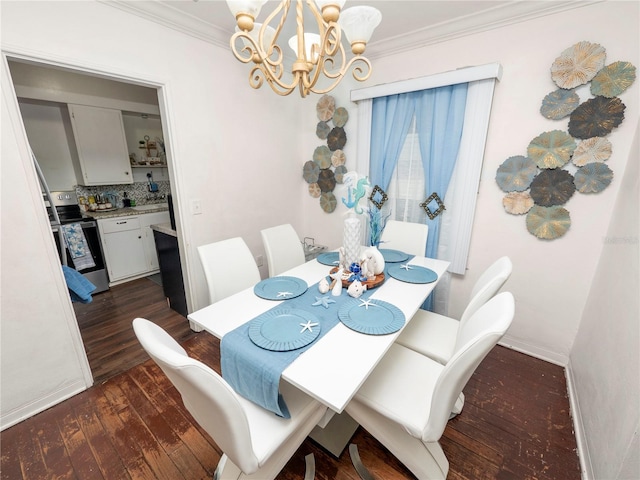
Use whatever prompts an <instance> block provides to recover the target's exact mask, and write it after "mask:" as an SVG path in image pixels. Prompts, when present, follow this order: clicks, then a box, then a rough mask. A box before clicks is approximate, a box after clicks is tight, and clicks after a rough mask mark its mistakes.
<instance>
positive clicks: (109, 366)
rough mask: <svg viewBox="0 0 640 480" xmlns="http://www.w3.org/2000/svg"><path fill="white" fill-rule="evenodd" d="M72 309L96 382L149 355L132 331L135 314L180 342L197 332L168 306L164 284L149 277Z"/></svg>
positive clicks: (119, 286)
mask: <svg viewBox="0 0 640 480" xmlns="http://www.w3.org/2000/svg"><path fill="white" fill-rule="evenodd" d="M73 308H74V310H75V313H76V318H77V319H78V325H79V327H80V334H81V335H82V341H83V343H84V348H85V351H86V352H87V358H88V359H89V365H90V366H91V373H92V374H93V380H94V382H95V383H100V382H103V381H105V380H107V379H108V378H111V377H112V376H114V375H116V374H118V373H122V372H124V371H126V370H128V369H129V368H131V367H133V366H135V365H138V364H139V363H141V362H143V361H144V360H146V359H148V358H149V357H148V355H147V354H146V353H145V351H144V350H143V349H142V347H141V346H140V344H139V343H138V341H137V340H136V337H135V334H134V333H133V328H132V326H131V321H132V320H133V319H134V318H136V317H142V318H146V319H148V320H151V321H153V322H155V323H157V324H158V325H160V326H161V327H162V328H164V329H165V330H166V331H167V332H169V333H170V334H171V336H173V338H175V339H176V340H177V341H179V342H182V341H184V340H186V339H188V338H190V337H191V336H192V335H194V332H193V331H192V330H191V329H190V328H189V322H188V321H187V319H186V318H185V317H183V316H182V315H180V314H179V313H177V312H175V311H173V310H171V309H170V308H169V306H168V305H167V301H166V298H165V296H164V293H163V291H162V287H161V286H160V285H158V284H157V283H154V282H153V281H151V280H149V279H148V278H140V279H138V280H133V281H131V282H127V283H122V284H120V285H116V286H114V287H111V288H110V289H109V290H108V291H106V292H102V293H98V294H96V295H94V296H93V301H92V302H91V303H87V304H82V303H74V304H73Z"/></svg>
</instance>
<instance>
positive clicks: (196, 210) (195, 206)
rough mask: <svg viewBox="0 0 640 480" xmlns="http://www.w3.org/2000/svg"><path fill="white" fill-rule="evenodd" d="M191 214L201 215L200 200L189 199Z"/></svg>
mask: <svg viewBox="0 0 640 480" xmlns="http://www.w3.org/2000/svg"><path fill="white" fill-rule="evenodd" d="M191 214H192V215H202V204H201V203H200V200H191Z"/></svg>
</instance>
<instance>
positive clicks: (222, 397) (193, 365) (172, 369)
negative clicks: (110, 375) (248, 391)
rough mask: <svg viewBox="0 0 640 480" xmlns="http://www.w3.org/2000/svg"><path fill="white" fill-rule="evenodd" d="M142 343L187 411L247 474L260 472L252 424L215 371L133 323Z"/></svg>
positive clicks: (155, 329) (157, 332) (152, 327)
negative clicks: (252, 438) (252, 437)
mask: <svg viewBox="0 0 640 480" xmlns="http://www.w3.org/2000/svg"><path fill="white" fill-rule="evenodd" d="M133 330H134V331H135V334H136V337H138V341H139V342H140V344H141V345H142V347H143V348H144V349H145V350H146V352H147V353H148V354H149V356H150V357H151V358H152V359H153V360H154V361H155V362H156V363H157V364H158V366H159V367H160V368H161V369H162V371H163V372H164V373H165V375H166V376H167V377H168V378H169V380H170V381H171V383H173V385H174V386H175V387H176V389H177V390H178V392H180V395H181V396H182V401H183V402H184V405H185V407H186V408H187V410H188V411H189V412H190V413H191V415H193V418H195V419H196V421H197V422H198V423H199V424H200V425H201V426H202V428H204V430H206V432H207V433H208V434H209V435H210V436H211V438H213V440H214V441H215V442H216V444H217V445H218V446H219V447H220V448H221V449H222V451H223V453H225V454H226V455H227V457H229V459H230V460H231V461H232V462H233V463H234V464H235V465H237V466H238V467H239V468H240V469H241V470H242V471H243V472H244V473H246V474H251V473H254V472H256V471H257V470H258V467H259V462H258V458H257V457H256V455H255V452H254V450H253V447H252V443H251V433H250V430H249V422H248V420H247V416H246V414H245V411H244V409H243V408H242V405H241V404H240V402H239V400H238V397H237V394H236V393H235V392H234V391H233V389H232V388H231V386H230V385H229V384H228V383H227V382H226V381H225V380H224V379H223V378H222V377H221V376H220V375H218V374H217V373H216V372H215V371H214V370H212V369H211V368H209V367H208V366H206V365H205V364H203V363H202V362H199V361H198V360H195V359H192V358H190V357H189V356H188V355H187V353H186V351H185V350H184V349H183V348H182V347H181V346H180V345H179V344H178V343H177V342H176V341H175V340H174V339H173V338H172V337H171V336H170V335H169V334H168V333H167V332H165V331H164V330H163V329H162V328H161V327H159V326H158V325H156V324H155V323H152V322H150V321H148V320H146V319H144V318H136V319H135V320H134V321H133Z"/></svg>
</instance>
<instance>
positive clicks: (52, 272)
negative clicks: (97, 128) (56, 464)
mask: <svg viewBox="0 0 640 480" xmlns="http://www.w3.org/2000/svg"><path fill="white" fill-rule="evenodd" d="M0 8H1V9H2V12H1V13H2V15H1V18H0V20H1V22H2V24H1V27H2V28H1V35H2V49H3V52H5V53H6V52H9V53H11V54H17V55H19V56H25V57H29V58H33V59H35V60H42V61H52V62H55V63H59V64H62V65H66V66H71V67H74V66H78V65H82V66H83V67H85V68H87V69H89V70H91V71H93V72H95V73H96V74H113V75H116V76H117V77H124V78H125V79H126V80H128V81H131V82H134V83H140V84H144V85H147V86H152V87H155V86H159V87H161V88H162V90H161V98H160V105H161V108H163V109H165V112H167V113H168V115H167V116H166V118H167V125H165V130H166V132H168V135H165V141H166V142H167V148H168V150H169V154H170V156H171V162H172V164H173V167H174V168H172V170H171V172H170V173H171V182H172V185H173V186H174V188H175V189H176V192H177V196H176V202H177V207H178V212H177V215H178V217H179V218H180V225H181V228H180V232H179V233H180V235H181V236H180V242H181V245H180V247H181V254H182V256H183V265H184V267H185V269H186V271H187V272H188V279H189V281H190V285H191V287H192V288H191V295H190V297H189V301H190V305H191V308H192V309H197V308H200V307H202V306H204V305H206V303H207V301H208V300H207V290H206V286H205V280H204V275H203V273H202V271H201V267H200V264H199V260H198V257H197V253H196V247H197V246H198V245H200V244H204V243H207V242H211V241H214V240H217V239H221V238H226V237H230V236H237V235H238V236H242V237H244V238H245V240H246V241H247V243H248V245H249V247H250V248H251V250H252V251H253V252H254V254H256V255H257V254H264V251H263V247H262V241H261V238H260V233H259V230H260V229H261V228H265V227H268V226H271V225H274V224H277V223H284V222H285V221H286V222H291V223H293V224H294V226H295V227H296V228H297V229H300V225H299V221H298V219H299V218H300V217H301V213H300V212H301V206H300V202H299V195H298V192H297V188H298V185H299V183H298V181H299V178H300V172H299V171H298V169H297V168H295V167H292V166H293V165H296V161H297V151H298V150H299V149H298V148H297V143H298V138H297V135H296V133H297V128H296V125H297V124H298V110H297V106H298V105H299V104H300V102H301V100H300V99H297V98H296V97H291V98H286V99H282V98H280V97H278V96H276V95H275V94H273V93H272V92H271V91H268V90H266V89H262V90H261V91H252V90H251V89H250V88H248V87H247V85H246V84H247V75H248V70H247V69H246V68H245V66H244V65H241V64H240V63H239V62H238V61H237V60H235V58H233V56H232V55H231V54H230V52H229V51H228V50H226V49H221V48H219V47H216V46H213V45H211V44H208V43H206V42H204V41H201V40H197V39H194V38H192V37H190V36H186V35H183V34H180V33H178V32H176V31H174V30H171V29H168V28H165V27H162V26H159V25H156V24H154V23H152V22H149V21H146V20H144V19H141V18H139V17H136V16H133V15H130V14H127V13H124V12H123V11H121V10H118V9H115V8H112V7H110V6H108V5H105V4H102V3H98V2H11V1H7V2H4V1H3V2H1V3H0ZM3 68H5V67H4V66H3ZM222 72H224V74H222ZM240 86H241V87H242V88H240ZM2 89H3V93H4V92H10V91H11V88H10V85H5V79H4V78H3V85H2ZM8 99H9V101H11V97H10V95H9V97H8ZM16 112H17V110H16ZM163 117H164V112H163ZM3 119H4V118H3ZM19 123H20V122H18V124H19ZM18 126H20V125H18ZM20 134H21V132H20V131H15V130H14V126H13V125H12V124H11V123H10V122H5V121H3V122H2V136H3V142H2V143H3V145H2V148H3V155H2V179H1V182H2V199H3V202H2V208H3V210H2V253H3V257H2V280H3V284H2V288H3V291H2V313H3V315H2V320H1V322H2V323H1V328H2V405H1V408H2V428H4V427H6V426H7V425H8V424H9V423H10V422H11V421H12V420H11V419H10V418H9V417H8V415H9V414H10V413H12V409H14V408H19V409H21V410H20V412H19V415H22V416H29V415H32V414H33V413H35V412H37V411H39V410H40V409H41V408H42V403H46V402H49V404H53V403H55V402H56V401H59V400H60V398H61V396H60V395H58V397H57V398H48V397H47V395H52V394H53V393H54V392H55V391H56V388H59V387H60V386H61V385H65V384H70V383H73V382H76V383H77V381H78V378H79V375H78V371H79V370H80V369H81V366H82V362H81V360H80V359H78V358H77V355H76V353H74V352H73V349H74V348H75V349H77V348H80V349H82V343H81V342H80V340H79V338H78V339H77V341H75V343H74V342H73V338H72V337H71V336H69V335H66V336H64V335H62V333H61V332H62V330H61V329H63V328H66V329H71V328H72V327H73V326H74V317H73V311H72V310H71V305H70V304H69V305H66V306H65V309H64V310H61V307H60V306H59V305H58V304H59V302H60V300H59V299H60V298H65V297H64V293H65V291H66V288H65V285H64V282H63V279H62V277H61V275H60V273H59V270H58V268H57V260H54V258H55V257H54V250H53V240H52V239H49V238H48V235H49V233H48V232H49V231H48V222H47V221H46V216H45V214H44V211H43V206H42V204H41V203H39V188H38V187H37V185H35V177H29V176H27V177H26V178H23V176H24V175H25V172H24V170H25V169H27V170H28V169H29V168H32V167H30V159H29V157H28V155H27V153H26V147H25V148H23V149H22V150H21V151H20V152H19V153H20V154H18V152H17V151H15V148H14V150H13V151H8V152H7V154H5V148H8V147H5V145H7V142H9V141H11V140H12V139H16V140H13V141H14V142H18V140H19V136H20ZM5 138H7V139H8V140H7V142H5ZM20 141H24V139H21V140H20ZM30 181H31V183H29V182H30ZM36 189H37V190H38V191H37V192H36ZM25 194H26V195H27V196H28V198H29V199H30V201H29V202H17V203H18V207H17V208H16V209H15V214H14V213H12V212H14V210H11V209H10V208H13V205H12V202H11V200H14V199H17V198H22V197H24V196H25ZM32 197H33V198H32ZM35 199H37V200H38V201H36V200H35ZM192 200H199V201H201V204H202V214H200V215H192V214H191V210H190V205H191V201H192ZM5 210H7V211H8V212H9V214H7V215H5ZM22 224H26V225H27V227H28V228H27V229H26V230H25V229H23V227H21V229H20V234H15V232H16V230H17V229H18V226H21V225H22ZM31 224H33V225H31ZM34 225H36V226H39V228H40V229H41V230H43V231H42V232H37V234H38V235H39V236H40V237H41V240H39V241H35V242H32V243H29V244H27V243H25V242H24V240H23V239H24V236H23V235H22V232H24V234H25V235H27V238H31V236H32V234H33V232H32V230H33V226H34ZM27 245H28V246H29V251H26V250H25V248H26V247H27ZM24 258H37V259H40V258H45V259H46V258H49V259H50V266H49V269H48V270H46V269H43V268H41V267H40V266H39V262H38V263H36V262H24V261H19V260H20V259H24ZM262 273H263V275H264V274H266V266H265V267H264V268H263V269H262ZM32 279H37V281H35V283H34V282H33V280H32ZM9 280H11V283H10V284H8V283H7V282H8V281H9ZM40 282H42V283H43V284H44V285H45V286H41V285H40ZM34 287H35V288H34ZM54 289H55V292H54ZM43 290H44V291H43ZM34 291H35V292H37V297H34ZM53 293H55V295H53ZM34 298H37V302H34V301H33V300H34ZM45 312H46V313H47V315H45V314H44V313H45ZM52 317H53V318H52ZM75 328H76V329H77V327H75ZM34 331H35V332H37V335H33V334H32V333H33V332H34ZM61 335H62V336H64V341H63V340H60V339H59V337H60V336H61ZM52 339H53V341H52ZM51 348H54V349H55V351H56V355H55V356H54V355H51ZM27 355H29V356H28V357H27ZM59 357H61V358H59ZM25 358H29V362H25ZM42 364H46V365H47V366H48V367H50V368H55V369H56V374H55V375H51V374H50V372H49V370H48V369H42V368H41V365H42ZM12 372H15V374H14V373H12ZM89 381H90V380H89Z"/></svg>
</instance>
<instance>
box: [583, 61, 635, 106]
mask: <svg viewBox="0 0 640 480" xmlns="http://www.w3.org/2000/svg"><path fill="white" fill-rule="evenodd" d="M635 79H636V67H634V66H633V65H632V64H631V63H629V62H615V63H612V64H611V65H607V66H606V67H604V68H603V69H602V70H600V71H599V72H598V74H597V75H596V76H595V77H593V80H592V81H591V93H592V94H593V95H600V96H602V97H607V98H613V97H617V96H618V95H620V94H621V93H622V92H624V91H625V90H626V89H627V88H629V87H630V86H631V84H632V83H633V82H634V81H635Z"/></svg>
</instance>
